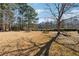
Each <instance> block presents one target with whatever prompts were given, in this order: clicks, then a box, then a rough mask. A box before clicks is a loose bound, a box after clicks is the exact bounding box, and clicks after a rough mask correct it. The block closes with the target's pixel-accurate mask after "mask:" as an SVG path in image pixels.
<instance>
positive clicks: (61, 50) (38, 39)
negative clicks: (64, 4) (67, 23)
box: [0, 31, 79, 55]
mask: <svg viewBox="0 0 79 59" xmlns="http://www.w3.org/2000/svg"><path fill="white" fill-rule="evenodd" d="M55 34H56V32H49V33H43V32H40V31H31V32H25V31H20V32H13V31H12V32H0V54H2V53H5V52H7V51H13V50H17V49H23V48H29V47H32V46H33V44H32V43H33V42H35V44H37V45H38V44H40V43H44V42H47V41H49V40H50V38H51V37H52V36H55ZM67 34H68V35H70V36H69V37H65V36H63V35H60V36H59V38H58V39H59V40H58V42H60V43H64V44H76V43H77V42H78V41H79V34H78V33H77V32H67ZM68 46H69V47H73V48H74V47H75V49H76V50H79V45H76V46H74V45H73V46H71V45H68ZM34 49H35V48H34ZM21 53H23V51H14V52H12V53H9V54H8V53H5V54H4V55H19V54H21ZM34 53H35V52H34ZM29 54H30V55H32V53H31V52H30V53H28V54H27V55H29ZM49 55H79V53H77V54H75V53H74V52H73V51H71V50H70V49H68V48H66V47H64V46H62V45H59V44H57V43H55V42H54V43H53V44H52V46H51V48H50V53H49Z"/></svg>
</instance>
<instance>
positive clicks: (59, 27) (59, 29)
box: [57, 19, 61, 34]
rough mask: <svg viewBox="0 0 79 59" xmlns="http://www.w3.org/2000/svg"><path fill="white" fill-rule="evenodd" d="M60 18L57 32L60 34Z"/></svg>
mask: <svg viewBox="0 0 79 59" xmlns="http://www.w3.org/2000/svg"><path fill="white" fill-rule="evenodd" d="M60 24H61V23H60V19H58V20H57V32H58V34H60Z"/></svg>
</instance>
